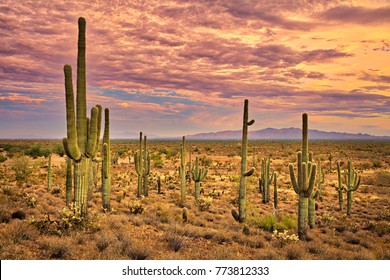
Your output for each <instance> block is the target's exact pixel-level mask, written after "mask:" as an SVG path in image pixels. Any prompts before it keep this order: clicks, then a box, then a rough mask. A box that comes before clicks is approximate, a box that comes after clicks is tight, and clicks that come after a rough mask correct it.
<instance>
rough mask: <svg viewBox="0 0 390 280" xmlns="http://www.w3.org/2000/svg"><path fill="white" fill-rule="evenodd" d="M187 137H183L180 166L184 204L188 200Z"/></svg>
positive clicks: (181, 192)
mask: <svg viewBox="0 0 390 280" xmlns="http://www.w3.org/2000/svg"><path fill="white" fill-rule="evenodd" d="M185 140H186V139H185V136H183V140H182V144H181V146H180V155H181V158H180V159H181V160H180V166H179V176H180V194H181V195H180V200H181V202H182V203H183V202H184V201H185V200H186V170H185V168H186V144H185Z"/></svg>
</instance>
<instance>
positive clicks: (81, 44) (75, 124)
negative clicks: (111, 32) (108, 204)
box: [63, 18, 101, 216]
mask: <svg viewBox="0 0 390 280" xmlns="http://www.w3.org/2000/svg"><path fill="white" fill-rule="evenodd" d="M78 26H79V35H78V52H77V96H76V112H75V104H74V93H73V82H72V67H71V66H70V65H65V66H64V74H65V97H66V98H65V100H66V124H67V137H66V138H64V139H63V144H64V150H65V152H66V154H67V156H68V157H70V158H71V159H73V163H74V189H75V196H74V202H75V205H76V207H78V208H79V209H80V212H81V215H82V216H84V215H85V214H86V212H87V206H88V205H87V198H88V182H89V176H90V168H89V166H90V164H91V161H92V160H93V159H95V157H96V153H97V150H98V149H97V145H98V143H99V137H100V129H99V128H100V124H99V123H98V122H99V120H101V116H99V114H101V109H100V108H101V107H100V106H98V105H97V106H94V107H93V108H92V109H91V118H90V121H89V122H87V117H86V112H87V106H86V74H85V26H86V22H85V19H84V18H79V20H78Z"/></svg>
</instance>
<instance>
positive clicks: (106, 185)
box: [102, 108, 111, 211]
mask: <svg viewBox="0 0 390 280" xmlns="http://www.w3.org/2000/svg"><path fill="white" fill-rule="evenodd" d="M109 114H110V111H109V110H108V108H106V109H104V134H103V162H102V201H103V203H102V204H103V205H102V206H103V209H105V211H110V210H111V205H110V194H111V172H110V167H111V159H110V115H109Z"/></svg>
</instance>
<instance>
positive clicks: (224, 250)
mask: <svg viewBox="0 0 390 280" xmlns="http://www.w3.org/2000/svg"><path fill="white" fill-rule="evenodd" d="M0 144H1V143H0ZM28 144H31V145H33V144H34V143H28ZM41 144H42V146H46V145H47V146H48V147H50V145H52V144H53V143H49V142H48V143H45V142H42V143H41ZM237 144H238V141H237V142H207V143H204V142H189V143H188V147H187V148H188V151H189V150H192V151H195V152H193V155H192V158H194V155H197V156H200V157H203V158H204V159H205V160H206V161H207V164H209V174H208V177H207V179H206V180H205V181H203V182H202V189H203V194H202V200H201V201H195V199H194V197H193V193H194V183H193V182H192V183H191V184H189V183H187V194H188V195H187V200H186V201H185V202H184V203H181V202H180V182H179V178H178V176H177V166H178V165H179V162H180V161H179V155H178V154H176V155H174V154H175V151H176V150H177V147H178V145H179V144H178V143H176V142H150V143H149V148H150V149H151V152H152V153H154V154H157V153H158V151H164V150H165V151H171V152H172V154H173V156H172V155H171V154H170V155H169V156H168V155H166V154H165V153H162V154H161V161H162V163H163V167H162V168H153V169H152V172H151V175H150V178H149V182H150V184H149V185H150V187H149V197H147V198H142V199H139V198H137V197H136V184H137V179H136V175H135V172H134V162H133V161H130V163H129V160H128V157H129V155H130V156H131V155H132V153H133V152H134V150H135V149H136V148H137V147H136V143H130V142H116V141H113V142H112V148H111V149H112V152H113V153H115V151H118V150H121V151H125V152H124V153H123V154H122V156H121V158H119V163H118V164H116V165H113V166H112V170H111V172H112V193H111V203H112V208H113V209H114V210H113V211H112V212H110V213H104V211H102V208H101V194H100V187H99V186H98V187H97V189H95V190H94V193H93V195H92V198H91V200H90V202H89V203H90V206H89V215H88V217H87V218H86V219H84V220H83V221H82V222H80V223H79V221H78V219H77V217H76V218H74V217H73V216H72V215H73V214H72V213H71V212H69V211H70V210H69V208H67V207H66V205H65V191H64V185H65V171H64V170H65V169H64V162H65V160H64V158H61V157H59V156H57V155H54V156H53V159H52V160H53V190H55V191H51V192H49V191H47V188H46V172H47V164H46V160H45V159H43V158H37V159H29V160H28V162H29V164H30V166H29V168H31V173H30V174H29V176H28V178H27V182H20V180H19V182H17V181H16V178H15V171H14V170H13V169H12V166H14V164H15V163H17V162H18V161H17V158H18V157H19V155H18V154H15V155H14V158H11V159H8V160H6V161H5V162H3V163H0V173H1V174H0V186H1V188H0V206H1V207H0V209H1V210H0V223H1V227H0V257H1V259H105V260H109V259H216V260H220V259H222V260H223V259H271V260H277V259H287V260H303V259H320V260H321V259H329V260H341V259H351V260H370V259H390V208H389V207H390V206H389V205H390V181H389V180H390V176H389V174H390V152H389V151H390V144H389V143H368V142H367V143H358V142H314V143H311V144H310V145H311V150H312V151H313V152H314V155H315V159H316V158H317V157H321V158H322V159H323V160H322V162H323V165H322V166H323V169H324V170H325V171H326V175H325V176H326V177H325V183H324V184H323V198H322V200H321V201H318V211H317V215H316V227H315V228H314V229H312V230H309V231H308V234H309V239H308V241H305V242H302V241H298V242H292V241H291V242H290V241H288V242H287V241H286V242H284V241H283V240H279V239H277V238H276V237H275V235H274V233H273V232H274V230H277V231H278V232H280V233H282V232H284V231H285V230H286V231H287V234H288V235H293V234H296V233H297V195H296V194H295V192H294V190H293V189H292V187H291V183H290V178H289V174H288V169H287V166H288V163H289V162H294V161H296V155H295V153H296V151H297V150H299V147H300V143H298V142H251V143H250V147H249V151H252V150H253V149H252V147H253V146H254V145H256V151H257V152H258V153H259V156H261V157H263V156H266V155H270V154H271V169H273V170H277V172H278V173H279V174H278V187H279V190H278V197H279V204H278V205H279V206H278V209H277V210H276V209H274V208H273V204H272V194H273V193H272V190H271V202H270V203H268V204H263V203H262V202H261V195H260V194H259V190H258V182H257V178H258V176H259V170H260V165H259V164H257V165H256V171H255V174H254V175H253V176H252V177H250V178H249V179H248V180H247V220H246V223H242V224H240V223H238V222H236V221H235V220H234V219H233V217H232V215H231V209H233V208H234V209H237V194H238V180H239V176H238V172H239V166H240V165H239V163H240V157H239V156H237V155H238V154H239V153H238V152H239V149H238V148H239V145H237ZM329 152H332V155H333V156H334V159H333V162H332V170H329V169H330V164H329V161H328V156H329ZM349 156H350V157H352V159H353V161H354V165H355V166H356V167H357V169H358V171H359V173H360V174H362V185H361V186H360V188H359V190H358V191H357V192H355V193H354V202H353V208H352V215H351V216H347V215H346V212H345V211H343V212H340V211H339V206H338V201H337V193H336V191H335V190H334V188H333V187H332V184H335V183H337V172H336V170H335V167H336V163H335V162H336V161H342V162H343V164H344V165H343V166H344V167H345V164H346V162H347V157H349ZM373 158H375V159H379V160H376V161H373V160H372V159H373ZM156 159H158V157H156ZM252 159H253V156H252V155H249V165H252ZM158 160H160V159H158ZM158 176H162V177H163V178H164V179H163V180H162V193H161V194H158V193H157V177H158ZM99 182H100V181H99ZM345 200H346V197H345ZM345 202H346V201H345ZM183 207H185V208H186V209H187V217H188V219H187V221H184V220H183ZM345 207H346V205H345ZM17 211H22V212H23V213H25V218H24V219H21V220H20V219H15V217H14V218H12V213H15V212H17ZM65 221H67V222H66V223H65ZM69 221H70V222H69ZM69 223H70V224H69Z"/></svg>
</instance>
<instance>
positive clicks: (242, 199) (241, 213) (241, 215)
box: [232, 99, 255, 223]
mask: <svg viewBox="0 0 390 280" xmlns="http://www.w3.org/2000/svg"><path fill="white" fill-rule="evenodd" d="M254 122H255V120H251V121H249V122H248V100H247V99H245V101H244V116H243V127H242V144H241V176H240V189H239V194H238V213H237V212H236V210H234V209H232V215H233V217H234V219H236V220H237V221H239V222H240V223H242V222H244V221H245V217H246V177H249V176H251V175H252V174H253V173H254V172H255V169H254V168H253V167H252V168H251V169H250V170H249V171H247V170H246V168H247V150H248V126H250V125H252V124H254Z"/></svg>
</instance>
